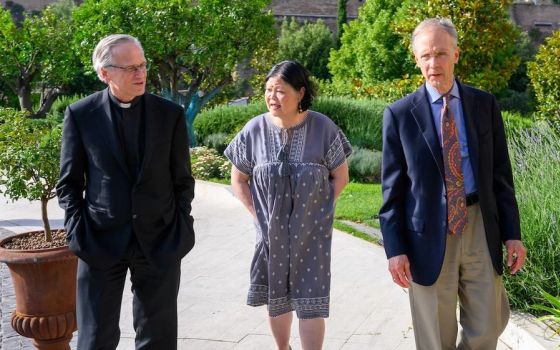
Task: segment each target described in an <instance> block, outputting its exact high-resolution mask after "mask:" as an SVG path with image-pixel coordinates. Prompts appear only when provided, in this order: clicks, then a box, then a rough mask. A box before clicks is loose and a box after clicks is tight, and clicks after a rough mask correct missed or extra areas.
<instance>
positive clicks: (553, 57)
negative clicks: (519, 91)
mask: <svg viewBox="0 0 560 350" xmlns="http://www.w3.org/2000/svg"><path fill="white" fill-rule="evenodd" d="M528 68H529V71H528V75H529V77H530V78H531V83H532V84H533V88H534V90H535V95H536V98H537V101H538V106H537V108H538V110H539V114H538V116H539V118H540V119H545V120H551V121H552V122H553V123H555V125H556V127H557V129H560V31H558V30H557V31H555V32H554V33H553V34H552V36H550V37H549V38H548V39H547V40H546V43H545V44H544V45H542V46H541V47H540V49H539V51H538V53H537V55H536V56H535V61H534V62H530V63H529V64H528Z"/></svg>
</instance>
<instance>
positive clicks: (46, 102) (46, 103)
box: [31, 88, 61, 119]
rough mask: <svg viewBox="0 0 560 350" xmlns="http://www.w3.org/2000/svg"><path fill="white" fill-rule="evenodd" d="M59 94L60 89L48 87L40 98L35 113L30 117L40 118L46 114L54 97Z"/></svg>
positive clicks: (54, 99)
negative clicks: (39, 104) (38, 106)
mask: <svg viewBox="0 0 560 350" xmlns="http://www.w3.org/2000/svg"><path fill="white" fill-rule="evenodd" d="M60 95H61V91H60V89H57V88H55V89H49V90H48V91H47V93H46V94H45V96H44V97H43V98H42V99H41V107H40V108H39V110H38V111H37V113H33V114H32V115H31V118H33V119H42V118H45V117H46V116H47V113H49V111H50V110H51V107H52V105H53V103H54V101H56V98H57V97H58V96H60Z"/></svg>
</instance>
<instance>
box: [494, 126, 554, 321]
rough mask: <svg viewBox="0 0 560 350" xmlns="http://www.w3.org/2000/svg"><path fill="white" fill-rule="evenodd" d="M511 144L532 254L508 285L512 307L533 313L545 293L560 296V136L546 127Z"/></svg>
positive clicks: (521, 135)
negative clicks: (534, 307) (535, 305)
mask: <svg viewBox="0 0 560 350" xmlns="http://www.w3.org/2000/svg"><path fill="white" fill-rule="evenodd" d="M509 143H510V156H511V160H512V167H513V175H514V181H515V188H516V192H517V200H518V205H519V212H520V219H521V232H522V234H523V242H524V244H525V246H526V247H527V251H528V256H527V259H526V263H525V267H524V268H523V270H522V272H521V273H518V274H517V275H516V276H509V275H507V274H506V276H505V284H506V287H507V290H508V294H509V296H510V301H511V303H512V305H513V306H514V307H515V308H517V309H522V310H526V311H530V310H531V305H532V304H536V303H539V302H540V300H539V297H540V295H541V293H540V291H541V290H544V291H547V292H548V293H550V294H553V295H560V230H559V229H558V226H559V224H560V181H558V174H560V137H559V136H558V134H556V133H555V132H554V131H553V129H552V128H551V127H550V126H548V125H545V124H542V123H541V124H536V125H535V126H534V127H533V128H531V129H529V130H525V131H523V132H520V133H519V135H517V136H516V137H513V138H512V139H511V140H510V142H509Z"/></svg>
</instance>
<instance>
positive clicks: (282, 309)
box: [224, 61, 351, 350]
mask: <svg viewBox="0 0 560 350" xmlns="http://www.w3.org/2000/svg"><path fill="white" fill-rule="evenodd" d="M265 82H266V89H265V101H266V106H267V108H268V112H267V113H264V114H261V115H259V116H256V117H254V118H253V119H251V120H250V121H249V122H248V123H247V124H246V125H245V126H244V128H243V129H242V130H241V131H240V132H239V133H238V134H237V135H236V137H235V138H234V139H233V141H232V142H231V143H230V144H229V146H228V147H227V149H226V150H225V152H224V153H225V155H226V156H227V157H228V158H229V160H230V161H231V162H232V164H233V167H232V175H231V183H232V188H233V191H234V193H235V195H236V196H237V197H238V198H239V199H240V200H241V202H242V203H243V204H244V205H245V207H246V208H247V210H249V212H250V213H251V214H252V215H253V217H254V223H255V228H256V231H257V242H256V246H255V255H254V257H253V261H252V263H251V270H250V271H251V272H250V277H251V285H250V288H249V294H248V298H247V303H248V304H249V305H252V306H259V305H265V304H266V305H268V316H269V323H270V327H271V330H272V334H273V336H274V339H275V341H276V345H277V348H278V349H279V350H284V349H289V338H290V328H291V323H292V318H293V311H295V312H296V315H297V317H298V319H299V333H300V338H301V343H302V347H303V349H305V350H312V349H321V347H322V344H323V339H324V333H325V323H324V318H326V317H328V316H329V293H330V279H331V273H330V265H331V264H330V262H331V240H332V226H333V215H334V208H335V202H336V199H337V198H338V196H339V195H340V193H341V192H342V190H343V188H344V186H346V184H347V183H348V164H347V161H346V158H347V157H348V156H349V155H350V153H351V147H350V144H349V143H348V140H347V139H346V137H345V135H344V134H343V132H342V131H341V130H340V128H338V127H337V126H336V125H335V124H334V122H333V121H332V120H330V119H329V118H328V117H326V116H324V115H323V114H320V113H318V112H314V111H311V110H309V107H310V106H311V103H312V101H313V97H314V93H315V92H314V89H313V86H312V83H311V82H310V80H309V73H308V72H307V71H306V69H305V68H304V67H303V66H302V65H300V64H299V63H297V62H294V61H284V62H281V63H278V64H277V65H275V66H274V67H273V68H272V69H271V70H270V72H269V73H268V75H267V76H266V78H265Z"/></svg>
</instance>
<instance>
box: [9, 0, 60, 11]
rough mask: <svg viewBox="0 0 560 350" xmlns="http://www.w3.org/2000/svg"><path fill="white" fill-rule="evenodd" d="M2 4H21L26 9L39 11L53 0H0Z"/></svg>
mask: <svg viewBox="0 0 560 350" xmlns="http://www.w3.org/2000/svg"><path fill="white" fill-rule="evenodd" d="M0 2H1V3H2V5H3V6H5V7H8V8H9V7H11V6H13V5H21V6H22V7H23V8H25V10H26V11H40V10H42V9H43V8H45V6H47V5H48V4H50V3H53V2H54V0H0Z"/></svg>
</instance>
